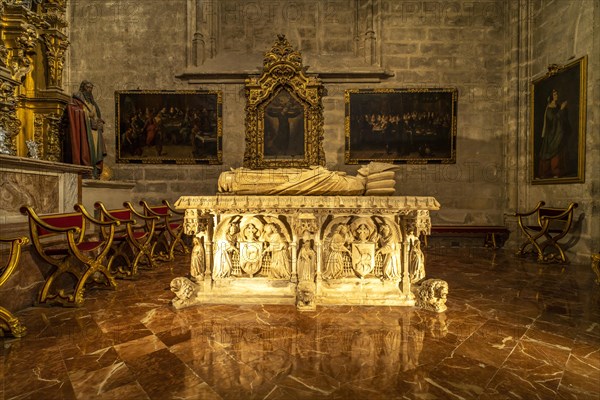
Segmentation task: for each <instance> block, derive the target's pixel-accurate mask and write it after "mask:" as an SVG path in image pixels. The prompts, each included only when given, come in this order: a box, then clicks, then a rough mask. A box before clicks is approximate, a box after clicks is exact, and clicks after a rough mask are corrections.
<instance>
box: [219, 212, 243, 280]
mask: <svg viewBox="0 0 600 400" xmlns="http://www.w3.org/2000/svg"><path fill="white" fill-rule="evenodd" d="M239 232H240V227H239V225H238V224H236V223H230V224H229V227H228V228H227V233H226V234H225V238H224V239H222V240H219V242H218V243H217V246H218V247H217V252H216V254H215V265H214V267H213V272H212V277H213V279H219V278H226V277H228V276H229V275H230V274H231V270H232V269H233V255H234V254H235V253H237V252H238V248H237V242H238V234H239Z"/></svg>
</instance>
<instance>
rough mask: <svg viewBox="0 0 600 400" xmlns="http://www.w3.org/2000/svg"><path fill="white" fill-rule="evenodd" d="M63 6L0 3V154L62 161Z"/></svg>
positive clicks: (33, 0) (56, 2)
mask: <svg viewBox="0 0 600 400" xmlns="http://www.w3.org/2000/svg"><path fill="white" fill-rule="evenodd" d="M66 6H67V1H66V0H43V1H37V0H5V1H2V2H1V3H0V27H1V29H0V32H1V42H0V131H1V132H0V133H1V135H0V153H2V154H7V155H15V156H20V157H32V158H39V159H42V160H48V161H62V154H61V143H60V137H59V122H60V117H61V115H62V111H63V109H64V107H65V105H66V103H67V101H68V96H67V95H65V94H64V93H63V90H62V85H63V82H62V73H63V67H64V61H65V52H66V50H67V47H68V45H69V42H68V40H67V35H66V28H67V21H66V17H65V15H66Z"/></svg>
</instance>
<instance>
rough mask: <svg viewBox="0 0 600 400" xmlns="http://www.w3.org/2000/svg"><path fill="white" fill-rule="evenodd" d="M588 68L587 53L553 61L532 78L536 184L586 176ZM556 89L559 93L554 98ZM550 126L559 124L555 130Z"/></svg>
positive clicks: (572, 180) (532, 153) (533, 180)
mask: <svg viewBox="0 0 600 400" xmlns="http://www.w3.org/2000/svg"><path fill="white" fill-rule="evenodd" d="M586 70H587V56H584V57H581V58H579V59H577V60H574V61H572V62H570V63H568V64H566V65H563V66H559V65H557V64H552V65H550V66H548V72H547V73H546V74H544V75H543V76H541V77H539V78H537V79H534V80H533V81H532V82H531V113H530V118H531V128H530V129H531V131H530V163H531V164H530V168H531V173H530V176H531V183H532V184H533V185H544V184H559V183H583V182H584V180H585V171H584V169H585V125H586V124H585V122H586V107H587V104H586ZM554 91H556V94H557V97H556V99H555V100H554V101H553V96H554ZM563 105H564V106H563ZM552 121H557V124H553V123H552ZM551 126H555V127H557V126H560V128H559V129H558V130H554V134H553V130H552V129H551V128H550V127H551ZM546 132H548V133H547V135H546ZM556 135H558V136H556ZM561 137H562V138H561ZM550 139H551V140H550ZM552 143H554V144H552Z"/></svg>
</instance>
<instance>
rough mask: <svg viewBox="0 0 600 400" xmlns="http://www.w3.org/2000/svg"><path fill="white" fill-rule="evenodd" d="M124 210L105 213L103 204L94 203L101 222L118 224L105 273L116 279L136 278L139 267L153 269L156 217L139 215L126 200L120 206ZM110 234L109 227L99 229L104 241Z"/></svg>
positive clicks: (112, 210) (106, 211) (106, 210)
mask: <svg viewBox="0 0 600 400" xmlns="http://www.w3.org/2000/svg"><path fill="white" fill-rule="evenodd" d="M123 207H125V208H119V209H111V210H108V209H106V207H105V206H104V204H103V203H102V202H96V203H95V204H94V208H95V209H96V210H98V212H99V218H100V220H101V221H119V223H120V224H119V226H118V227H117V228H116V229H115V234H114V238H113V246H112V249H111V252H110V254H109V257H110V258H109V262H108V270H109V271H110V273H111V274H113V275H114V276H115V277H117V278H124V279H128V278H133V277H135V276H136V275H137V273H138V267H139V266H140V265H141V264H144V265H146V266H147V267H148V268H150V269H152V268H154V261H155V260H154V258H153V256H152V246H153V240H154V230H155V225H156V223H157V222H158V220H159V218H158V217H148V216H146V215H143V214H140V213H139V212H137V211H136V210H135V209H134V208H133V205H132V204H131V203H130V202H128V201H127V202H125V203H123ZM109 231H110V227H109V226H103V227H101V231H100V232H101V234H102V237H104V238H107V237H108V235H109V234H110V232H109Z"/></svg>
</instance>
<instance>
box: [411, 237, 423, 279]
mask: <svg viewBox="0 0 600 400" xmlns="http://www.w3.org/2000/svg"><path fill="white" fill-rule="evenodd" d="M407 241H408V246H409V250H408V273H409V274H410V281H411V283H414V282H418V281H420V280H421V279H423V278H425V256H424V255H423V251H422V250H421V241H420V240H419V238H418V237H417V236H415V234H414V231H412V230H411V231H410V232H409V234H408V235H407Z"/></svg>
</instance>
